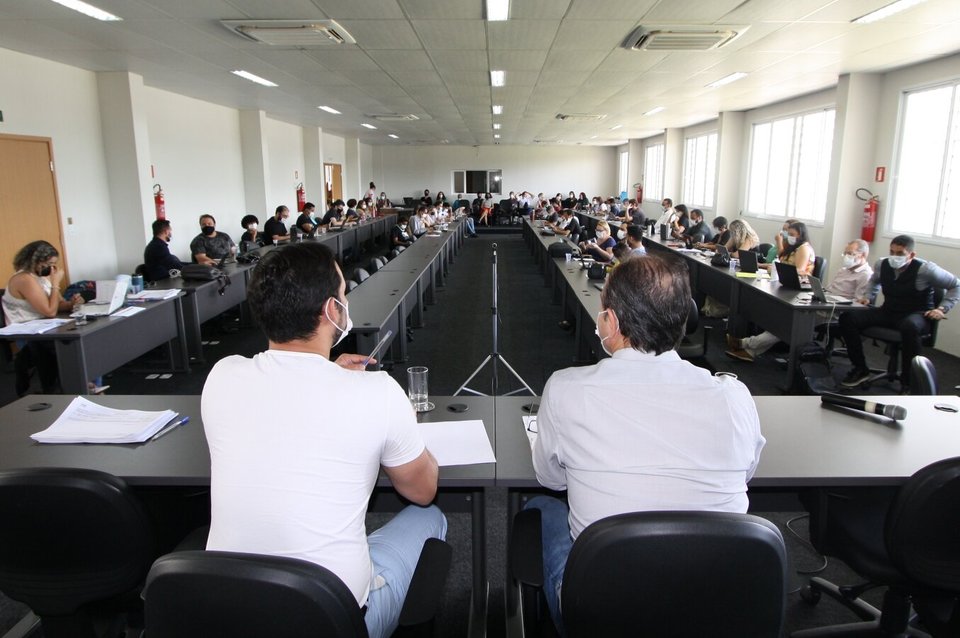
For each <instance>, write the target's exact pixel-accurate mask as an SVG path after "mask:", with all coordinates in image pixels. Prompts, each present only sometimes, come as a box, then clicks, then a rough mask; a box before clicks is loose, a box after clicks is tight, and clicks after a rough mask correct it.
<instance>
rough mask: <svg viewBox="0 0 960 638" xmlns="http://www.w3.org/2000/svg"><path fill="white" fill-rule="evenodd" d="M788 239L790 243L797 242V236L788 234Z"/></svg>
mask: <svg viewBox="0 0 960 638" xmlns="http://www.w3.org/2000/svg"><path fill="white" fill-rule="evenodd" d="M786 240H787V243H788V244H790V245H791V246H793V245H794V244H796V243H797V238H796V237H794V236H793V235H787V237H786Z"/></svg>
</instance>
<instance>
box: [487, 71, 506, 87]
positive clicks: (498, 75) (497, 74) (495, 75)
mask: <svg viewBox="0 0 960 638" xmlns="http://www.w3.org/2000/svg"><path fill="white" fill-rule="evenodd" d="M505 76H506V73H505V72H504V71H490V84H492V85H493V86H503V81H504V79H505Z"/></svg>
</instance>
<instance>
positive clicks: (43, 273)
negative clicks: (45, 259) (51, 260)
mask: <svg viewBox="0 0 960 638" xmlns="http://www.w3.org/2000/svg"><path fill="white" fill-rule="evenodd" d="M52 272H53V268H51V267H50V266H44V267H43V268H41V269H40V272H39V273H38V274H39V275H40V276H41V277H49V276H50V273H52Z"/></svg>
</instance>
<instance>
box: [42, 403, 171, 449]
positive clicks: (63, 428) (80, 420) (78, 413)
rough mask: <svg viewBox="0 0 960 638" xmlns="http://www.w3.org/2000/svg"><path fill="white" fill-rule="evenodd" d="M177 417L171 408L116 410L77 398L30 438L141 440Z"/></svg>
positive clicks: (60, 441) (64, 440)
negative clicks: (49, 424)
mask: <svg viewBox="0 0 960 638" xmlns="http://www.w3.org/2000/svg"><path fill="white" fill-rule="evenodd" d="M177 416H178V414H177V413H176V412H174V411H173V410H162V411H158V412H147V411H144V410H117V409H114V408H108V407H104V406H102V405H98V404H96V403H94V402H93V401H90V400H88V399H84V398H83V397H77V398H75V399H74V400H73V401H71V402H70V405H68V406H67V408H66V409H65V410H64V411H63V414H61V415H60V416H59V417H58V418H57V420H56V421H54V422H53V425H51V426H50V427H48V428H47V429H46V430H43V431H42V432H37V433H35V434H31V435H30V438H31V439H33V440H34V441H37V442H38V443H143V442H145V441H147V440H148V439H150V437H152V436H153V435H154V434H156V433H157V432H159V431H160V429H161V428H163V426H164V425H166V424H167V423H169V422H171V421H173V420H174V419H176V418H177Z"/></svg>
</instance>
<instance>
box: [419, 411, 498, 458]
mask: <svg viewBox="0 0 960 638" xmlns="http://www.w3.org/2000/svg"><path fill="white" fill-rule="evenodd" d="M420 434H421V435H422V436H423V442H424V443H425V444H426V446H427V449H428V450H430V453H431V454H433V457H434V458H435V459H437V465H439V466H440V467H445V466H448V465H472V464H474V463H496V461H497V459H496V457H495V456H494V455H493V448H492V447H491V446H490V439H489V438H488V437H487V430H486V429H485V428H484V427H483V421H479V420H473V421H436V422H433V423H421V424H420Z"/></svg>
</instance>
